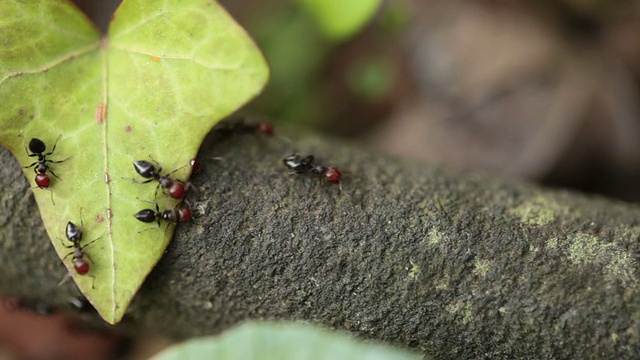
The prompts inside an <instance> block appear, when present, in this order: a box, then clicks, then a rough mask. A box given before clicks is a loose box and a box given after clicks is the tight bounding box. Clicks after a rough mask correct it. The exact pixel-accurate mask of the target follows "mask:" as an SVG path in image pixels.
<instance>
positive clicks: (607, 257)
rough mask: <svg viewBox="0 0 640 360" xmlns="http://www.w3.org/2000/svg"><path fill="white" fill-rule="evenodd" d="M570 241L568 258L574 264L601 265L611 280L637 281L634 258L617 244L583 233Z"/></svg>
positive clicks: (628, 282) (626, 282) (629, 282)
mask: <svg viewBox="0 0 640 360" xmlns="http://www.w3.org/2000/svg"><path fill="white" fill-rule="evenodd" d="M570 242H571V244H570V245H569V259H570V261H571V262H572V263H573V264H574V265H577V266H584V265H595V266H601V267H603V268H604V269H605V271H606V274H607V276H609V277H611V278H612V279H611V280H616V279H617V280H620V281H622V282H623V283H625V284H631V283H637V282H638V279H637V278H636V276H635V270H634V259H633V258H632V257H631V255H629V253H628V252H627V251H626V250H625V249H624V248H622V247H620V246H619V245H618V244H616V243H613V242H604V241H603V240H602V239H599V238H598V237H596V236H593V235H589V234H584V233H579V234H577V235H576V236H574V237H573V238H572V239H570Z"/></svg>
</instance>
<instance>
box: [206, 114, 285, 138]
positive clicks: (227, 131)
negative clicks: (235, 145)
mask: <svg viewBox="0 0 640 360" xmlns="http://www.w3.org/2000/svg"><path fill="white" fill-rule="evenodd" d="M213 131H214V132H216V133H217V134H220V135H223V136H224V135H233V134H256V133H260V134H263V135H267V136H271V135H273V134H274V130H273V125H272V124H271V123H268V122H264V121H262V122H256V123H248V122H246V121H245V119H244V118H240V119H237V120H226V121H221V122H220V123H218V124H217V125H216V126H215V127H214V128H213Z"/></svg>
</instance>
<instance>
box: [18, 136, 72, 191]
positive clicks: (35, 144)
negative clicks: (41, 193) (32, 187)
mask: <svg viewBox="0 0 640 360" xmlns="http://www.w3.org/2000/svg"><path fill="white" fill-rule="evenodd" d="M60 136H62V134H60ZM60 136H58V138H57V139H56V142H55V143H54V144H53V149H51V151H49V152H48V153H46V154H45V153H44V152H45V150H46V149H47V146H46V145H45V144H44V142H43V141H42V140H40V139H37V138H33V139H31V140H30V141H29V150H27V147H26V146H25V147H24V151H25V152H26V153H27V156H29V157H35V156H37V157H38V160H37V161H35V162H34V163H33V164H31V165H29V166H24V168H25V169H27V168H30V167H34V166H35V167H34V168H33V171H34V172H35V173H36V178H35V182H36V185H38V187H39V188H48V187H49V183H50V182H51V179H50V178H49V175H48V174H47V171H49V172H50V173H51V175H53V176H55V177H57V178H58V179H60V177H58V175H56V173H54V172H53V170H51V169H50V168H49V165H47V163H61V162H63V161H65V160H67V159H64V160H58V161H56V160H49V159H47V156H49V155H52V154H53V152H54V151H56V146H57V145H58V140H60ZM29 151H31V153H29Z"/></svg>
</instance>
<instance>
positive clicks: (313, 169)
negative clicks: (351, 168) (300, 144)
mask: <svg viewBox="0 0 640 360" xmlns="http://www.w3.org/2000/svg"><path fill="white" fill-rule="evenodd" d="M282 162H283V163H284V165H285V166H286V167H288V168H289V169H290V170H291V172H292V173H294V174H308V175H313V176H318V177H321V178H323V179H325V180H327V181H328V182H331V183H334V184H339V183H340V179H341V178H342V173H341V172H340V170H339V169H338V168H336V167H331V166H329V167H327V166H322V165H319V164H316V163H315V162H314V157H313V155H307V156H302V155H298V154H293V155H289V156H287V157H286V158H284V159H283V160H282Z"/></svg>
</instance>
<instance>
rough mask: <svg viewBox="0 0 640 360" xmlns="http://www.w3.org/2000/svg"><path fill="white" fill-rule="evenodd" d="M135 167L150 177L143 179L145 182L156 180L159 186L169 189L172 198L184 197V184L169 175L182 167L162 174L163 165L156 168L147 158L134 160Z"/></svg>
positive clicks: (138, 171)
mask: <svg viewBox="0 0 640 360" xmlns="http://www.w3.org/2000/svg"><path fill="white" fill-rule="evenodd" d="M133 167H134V168H135V169H136V172H137V173H138V174H140V176H142V177H143V178H146V179H149V180H146V181H143V182H142V183H143V184H147V183H150V182H152V181H154V180H155V181H157V182H158V186H162V188H163V189H167V190H168V191H169V196H171V197H172V198H174V199H182V197H183V196H184V184H183V183H182V182H181V181H179V180H176V179H172V178H170V177H169V175H171V174H173V173H174V172H176V171H178V170H180V169H182V167H180V168H178V169H175V170H174V171H172V172H171V173H169V174H168V175H166V176H165V175H161V174H160V172H161V171H162V167H159V168H158V169H157V170H156V167H155V166H154V165H153V164H152V163H150V162H148V161H145V160H138V161H134V162H133ZM134 181H135V180H134ZM156 191H157V189H156Z"/></svg>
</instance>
